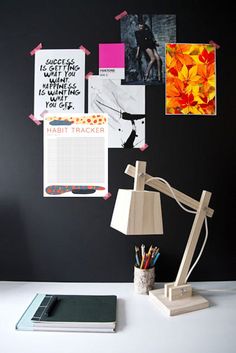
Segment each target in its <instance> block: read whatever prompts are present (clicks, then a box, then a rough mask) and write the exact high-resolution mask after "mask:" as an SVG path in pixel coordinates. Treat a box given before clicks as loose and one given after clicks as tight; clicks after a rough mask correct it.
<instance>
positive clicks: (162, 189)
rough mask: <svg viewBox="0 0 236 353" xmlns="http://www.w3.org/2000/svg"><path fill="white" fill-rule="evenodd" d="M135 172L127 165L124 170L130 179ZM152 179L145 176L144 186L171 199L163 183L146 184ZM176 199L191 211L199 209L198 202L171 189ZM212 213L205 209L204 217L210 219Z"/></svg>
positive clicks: (157, 181) (152, 182)
mask: <svg viewBox="0 0 236 353" xmlns="http://www.w3.org/2000/svg"><path fill="white" fill-rule="evenodd" d="M135 170H136V168H135V167H134V166H132V165H130V164H128V165H127V167H126V169H125V174H127V175H129V176H131V177H133V178H134V177H135ZM151 178H154V177H153V176H151V175H149V174H145V184H146V185H148V186H150V187H152V188H153V189H155V190H158V191H160V192H162V193H163V194H165V195H167V196H169V197H171V198H173V195H172V193H171V192H170V190H169V188H168V186H166V185H165V184H164V183H163V182H161V181H159V180H155V179H152V180H149V181H148V182H147V183H146V180H148V179H151ZM172 189H173V191H174V193H175V195H176V198H177V199H178V200H179V202H181V203H182V204H183V205H185V206H188V207H190V208H192V209H193V210H195V211H197V210H198V209H199V205H200V202H199V201H197V200H195V199H193V198H192V197H190V196H188V195H186V194H184V193H182V192H180V191H178V190H176V189H174V188H172ZM213 213H214V210H213V209H212V208H210V207H207V209H206V215H207V217H212V216H213Z"/></svg>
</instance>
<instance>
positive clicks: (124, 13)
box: [115, 11, 128, 21]
mask: <svg viewBox="0 0 236 353" xmlns="http://www.w3.org/2000/svg"><path fill="white" fill-rule="evenodd" d="M127 15H128V12H127V11H123V12H121V13H120V14H119V15H117V16H115V19H116V21H119V20H120V19H121V18H123V17H125V16H127Z"/></svg>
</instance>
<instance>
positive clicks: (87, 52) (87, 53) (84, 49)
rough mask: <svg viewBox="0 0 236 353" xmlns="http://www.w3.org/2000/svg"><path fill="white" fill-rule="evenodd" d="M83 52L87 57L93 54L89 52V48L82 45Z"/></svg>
mask: <svg viewBox="0 0 236 353" xmlns="http://www.w3.org/2000/svg"><path fill="white" fill-rule="evenodd" d="M79 48H80V49H81V50H83V51H84V52H85V54H86V55H90V54H91V51H89V50H88V49H87V48H85V47H84V46H83V45H81V46H80V47H79Z"/></svg>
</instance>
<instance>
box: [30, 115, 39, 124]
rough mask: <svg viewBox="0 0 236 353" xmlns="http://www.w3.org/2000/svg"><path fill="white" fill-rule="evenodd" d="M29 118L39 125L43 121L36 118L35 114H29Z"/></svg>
mask: <svg viewBox="0 0 236 353" xmlns="http://www.w3.org/2000/svg"><path fill="white" fill-rule="evenodd" d="M29 118H30V119H31V120H32V121H33V122H34V123H35V124H37V125H41V121H39V120H38V119H36V118H35V116H34V115H33V114H30V115H29Z"/></svg>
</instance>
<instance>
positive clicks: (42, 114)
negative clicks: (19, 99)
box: [40, 109, 48, 119]
mask: <svg viewBox="0 0 236 353" xmlns="http://www.w3.org/2000/svg"><path fill="white" fill-rule="evenodd" d="M47 113H48V111H47V110H46V109H45V110H44V111H43V112H42V113H41V114H40V116H41V117H42V118H43V119H44V115H45V114H47Z"/></svg>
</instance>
